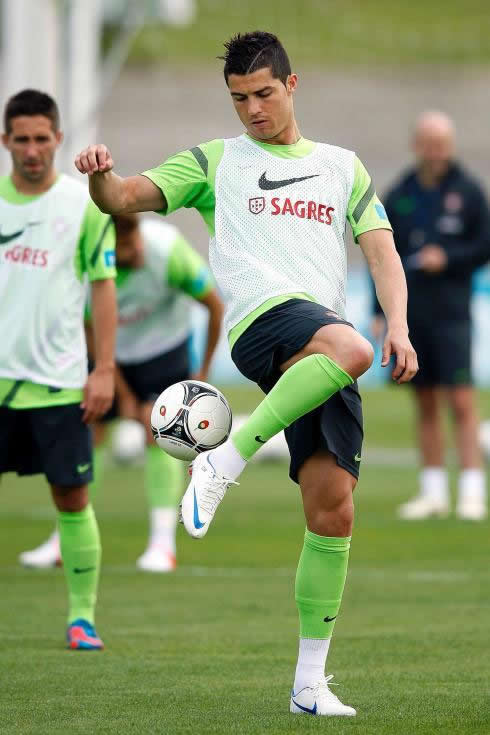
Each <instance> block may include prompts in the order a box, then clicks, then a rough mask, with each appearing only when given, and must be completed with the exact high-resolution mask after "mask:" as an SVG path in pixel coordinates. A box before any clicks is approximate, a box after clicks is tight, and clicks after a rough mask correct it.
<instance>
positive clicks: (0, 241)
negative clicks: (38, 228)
mask: <svg viewBox="0 0 490 735" xmlns="http://www.w3.org/2000/svg"><path fill="white" fill-rule="evenodd" d="M40 224H41V222H29V224H27V225H26V226H25V227H24V229H23V230H19V231H18V232H11V233H10V235H2V233H1V232H0V245H6V244H7V243H8V242H10V241H11V240H15V239H16V238H17V237H20V236H21V235H22V234H23V233H24V232H25V231H26V230H27V228H28V227H34V226H35V225H40Z"/></svg>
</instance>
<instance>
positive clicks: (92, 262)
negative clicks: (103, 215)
mask: <svg viewBox="0 0 490 735" xmlns="http://www.w3.org/2000/svg"><path fill="white" fill-rule="evenodd" d="M111 224H112V217H109V219H108V220H107V222H106V223H105V225H104V229H103V230H102V233H101V235H100V237H99V239H98V240H97V245H96V246H95V250H94V252H93V253H92V257H91V258H90V265H91V266H92V268H95V264H96V263H97V259H98V257H99V255H100V250H101V248H102V243H103V242H104V237H105V236H106V233H107V230H108V229H109V227H110V226H111Z"/></svg>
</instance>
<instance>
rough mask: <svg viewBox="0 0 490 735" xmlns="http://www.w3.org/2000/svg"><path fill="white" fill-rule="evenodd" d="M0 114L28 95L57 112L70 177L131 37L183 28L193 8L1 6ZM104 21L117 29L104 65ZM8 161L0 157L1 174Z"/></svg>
mask: <svg viewBox="0 0 490 735" xmlns="http://www.w3.org/2000/svg"><path fill="white" fill-rule="evenodd" d="M0 9H1V15H0V28H1V45H0V48H1V57H0V70H1V72H0V73H1V78H0V89H1V103H2V107H3V105H4V104H5V102H6V100H7V98H8V97H10V96H11V95H12V94H15V92H18V91H20V90H21V89H25V88H27V87H33V88H35V89H41V90H42V91H45V92H48V93H49V94H51V95H53V96H54V97H55V98H56V100H57V102H58V104H59V107H60V111H61V123H62V129H63V130H64V132H65V143H64V145H63V147H62V149H61V151H60V156H59V160H58V167H59V168H60V169H61V170H63V171H66V172H67V173H71V174H73V175H76V170H75V167H74V166H73V159H74V158H75V155H76V153H77V152H78V151H79V150H80V149H81V148H83V147H84V146H85V145H87V144H88V143H90V142H94V141H95V140H96V133H97V113H98V109H99V106H100V101H101V100H102V99H103V98H104V96H105V95H106V94H107V92H108V91H109V90H110V88H111V87H112V85H113V83H114V81H115V80H116V78H117V77H118V76H119V74H120V72H121V69H122V67H123V65H124V63H125V61H126V59H127V57H128V54H129V51H130V48H131V43H132V41H133V39H134V36H135V34H136V33H137V32H138V31H139V30H140V29H141V28H142V27H143V25H145V23H147V22H149V21H150V20H155V19H156V20H159V21H160V22H164V23H167V24H169V25H187V24H188V23H191V22H192V21H193V20H194V18H195V13H196V7H195V2H194V0H0ZM104 20H110V21H111V22H113V23H115V24H117V25H118V26H119V29H120V32H119V34H118V36H117V37H116V38H115V40H114V42H113V45H112V46H111V48H110V49H109V52H108V54H107V55H106V57H105V59H104V60H103V62H101V59H100V49H101V36H102V29H103V24H104ZM8 166H9V159H8V156H7V154H6V153H4V151H3V150H1V151H0V171H2V172H3V171H5V170H6V169H8Z"/></svg>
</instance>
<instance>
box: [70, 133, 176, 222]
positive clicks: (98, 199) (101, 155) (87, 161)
mask: <svg viewBox="0 0 490 735" xmlns="http://www.w3.org/2000/svg"><path fill="white" fill-rule="evenodd" d="M75 166H76V167H77V169H78V170H79V171H80V173H82V174H88V177H89V190H90V196H91V197H92V199H93V200H94V202H95V204H96V205H97V206H98V208H99V209H100V210H101V211H102V212H106V213H107V214H128V213H132V212H154V211H160V210H165V209H166V208H167V202H166V201H165V197H164V196H163V194H162V192H161V190H160V189H159V188H158V186H156V185H155V184H154V183H153V182H152V181H150V179H148V178H146V176H130V177H128V178H126V179H123V178H121V176H118V175H117V174H115V173H114V171H113V170H112V169H113V168H114V161H113V160H112V156H111V153H110V151H109V149H108V148H107V146H105V145H103V144H97V145H90V146H88V148H85V149H84V150H83V151H82V152H81V153H79V154H78V156H77V157H76V158H75Z"/></svg>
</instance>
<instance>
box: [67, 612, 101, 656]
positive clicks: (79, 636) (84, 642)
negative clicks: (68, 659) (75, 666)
mask: <svg viewBox="0 0 490 735" xmlns="http://www.w3.org/2000/svg"><path fill="white" fill-rule="evenodd" d="M66 640H67V641H68V648H71V649H73V650H77V651H101V650H102V649H103V648H104V644H103V642H102V641H101V639H100V638H99V636H98V635H97V633H96V632H95V628H94V626H93V625H92V624H91V623H89V622H88V620H84V619H83V618H78V619H77V620H74V621H73V623H70V625H69V626H68V630H67V631H66Z"/></svg>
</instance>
